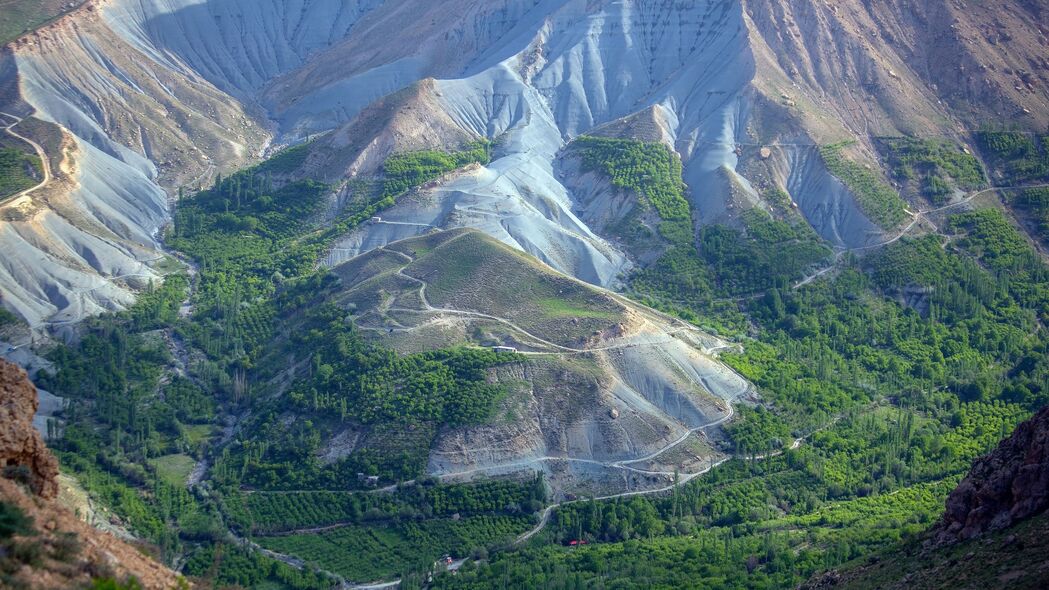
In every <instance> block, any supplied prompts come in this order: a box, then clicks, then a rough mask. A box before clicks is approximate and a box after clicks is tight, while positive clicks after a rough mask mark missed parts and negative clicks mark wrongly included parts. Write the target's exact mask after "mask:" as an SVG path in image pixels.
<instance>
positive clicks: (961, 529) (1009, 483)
mask: <svg viewBox="0 0 1049 590" xmlns="http://www.w3.org/2000/svg"><path fill="white" fill-rule="evenodd" d="M1047 508H1049V408H1043V409H1042V410H1041V411H1040V412H1038V413H1037V414H1035V416H1034V417H1033V418H1031V419H1030V420H1028V421H1026V422H1024V423H1022V424H1020V425H1019V426H1017V427H1016V431H1015V432H1013V434H1012V436H1010V437H1009V438H1007V439H1005V440H1004V441H1002V442H1001V443H1000V444H999V445H998V448H996V449H995V450H994V451H992V452H991V453H990V454H989V455H987V456H985V457H982V458H980V459H978V460H977V461H976V462H975V463H974V464H973V467H972V469H971V470H970V471H969V474H968V475H967V476H966V477H965V479H963V480H962V482H961V483H960V484H958V487H957V488H955V490H954V491H953V492H951V495H950V496H948V497H947V509H946V511H945V512H944V515H943V518H942V519H941V521H940V523H939V524H938V525H937V527H936V529H935V539H936V540H937V541H938V542H940V543H952V542H956V541H962V540H965V539H971V538H973V537H976V536H979V535H981V534H983V533H985V532H988V531H994V530H999V529H1003V528H1006V527H1009V526H1011V525H1013V524H1015V523H1017V522H1019V521H1021V520H1024V519H1026V518H1030V517H1032V516H1035V515H1037V514H1040V513H1042V512H1044V511H1045V510H1046V509H1047Z"/></svg>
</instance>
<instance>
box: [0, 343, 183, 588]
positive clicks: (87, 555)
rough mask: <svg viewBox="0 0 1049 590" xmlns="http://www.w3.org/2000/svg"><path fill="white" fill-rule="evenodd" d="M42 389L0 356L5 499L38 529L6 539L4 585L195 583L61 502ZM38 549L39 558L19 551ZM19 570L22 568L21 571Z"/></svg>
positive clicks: (0, 462)
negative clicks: (45, 436)
mask: <svg viewBox="0 0 1049 590" xmlns="http://www.w3.org/2000/svg"><path fill="white" fill-rule="evenodd" d="M38 403H39V402H38V400H37V393H36V387H34V386H33V384H32V383H31V382H30V381H29V377H28V376H27V375H26V373H25V371H23V370H22V369H21V368H19V367H17V366H15V365H12V364H10V363H8V362H7V361H4V360H2V359H0V467H2V468H3V474H4V477H2V478H0V504H6V505H7V506H2V507H3V508H4V510H5V513H7V512H8V511H9V510H10V506H11V505H14V506H17V507H18V509H19V510H20V511H21V512H22V513H23V514H25V515H26V516H28V517H29V518H31V519H32V524H31V525H30V526H31V528H32V529H33V530H35V532H36V534H28V535H16V536H15V537H13V538H10V539H3V538H0V548H5V547H8V546H9V547H15V546H19V547H20V548H21V549H20V551H16V552H10V554H4V552H0V559H2V560H5V563H4V566H5V568H4V570H5V571H4V572H3V573H2V574H0V576H6V577H0V587H3V588H8V587H12V588H33V589H56V590H57V589H63V590H65V589H70V588H84V587H88V586H89V585H90V584H91V581H92V580H93V579H95V578H113V579H116V580H119V581H125V580H127V579H128V578H132V577H133V578H135V579H136V580H137V581H138V582H139V584H140V585H141V586H142V587H143V588H145V589H148V590H168V589H170V588H178V587H188V584H186V582H185V581H184V580H182V578H181V577H180V576H179V575H178V574H176V573H175V572H173V571H171V570H170V569H168V568H167V567H165V566H163V565H161V564H160V563H158V562H157V561H155V560H154V559H153V558H151V557H150V556H148V555H146V554H145V553H144V552H143V551H142V550H140V549H139V548H136V547H135V546H133V545H131V544H129V543H127V542H125V541H123V540H121V539H118V538H116V537H114V536H112V535H110V534H107V533H104V532H102V531H99V530H97V529H94V528H92V527H91V526H89V525H88V524H86V523H84V522H83V521H81V520H80V519H79V518H77V516H76V515H75V514H73V513H72V512H71V511H70V510H69V509H67V508H65V507H63V506H60V505H59V504H58V502H57V500H56V497H57V495H58V480H57V478H58V462H57V461H56V460H55V458H54V456H53V455H52V454H51V452H50V451H49V450H48V449H47V446H46V445H45V444H44V441H43V440H42V439H41V437H40V434H39V433H37V431H36V430H35V429H34V428H33V414H34V413H35V412H36V408H37V405H38ZM28 554H32V555H34V556H35V557H34V558H33V559H28V558H26V559H21V558H18V557H17V556H18V555H28ZM11 570H14V571H13V573H8V572H11Z"/></svg>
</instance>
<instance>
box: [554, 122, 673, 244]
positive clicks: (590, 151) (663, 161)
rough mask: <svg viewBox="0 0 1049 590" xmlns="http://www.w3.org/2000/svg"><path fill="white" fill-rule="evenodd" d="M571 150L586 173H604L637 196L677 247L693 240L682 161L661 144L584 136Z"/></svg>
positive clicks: (661, 231) (660, 228)
mask: <svg viewBox="0 0 1049 590" xmlns="http://www.w3.org/2000/svg"><path fill="white" fill-rule="evenodd" d="M572 147H573V148H574V149H577V150H579V153H580V154H581V155H582V159H583V169H584V170H596V171H601V172H602V173H603V174H605V175H606V176H608V177H609V178H610V179H611V181H612V185H613V186H616V187H619V188H622V189H626V190H629V191H632V192H633V193H634V194H636V195H638V197H639V199H640V203H641V205H642V206H643V207H651V208H653V209H655V210H656V212H657V213H658V214H659V217H660V219H661V220H662V223H660V225H659V231H660V233H661V234H662V235H663V237H664V238H666V239H667V240H669V241H670V242H671V243H675V244H687V243H689V242H690V241H691V239H692V210H691V208H690V206H689V203H688V200H687V199H686V198H685V183H684V182H682V180H681V159H680V158H678V156H677V154H675V153H674V152H672V151H671V150H670V149H669V148H667V147H666V146H665V145H663V144H661V143H648V142H643V141H636V140H631V139H612V138H605V137H593V136H589V135H584V136H582V137H579V138H578V139H576V140H575V141H574V142H573V144H572Z"/></svg>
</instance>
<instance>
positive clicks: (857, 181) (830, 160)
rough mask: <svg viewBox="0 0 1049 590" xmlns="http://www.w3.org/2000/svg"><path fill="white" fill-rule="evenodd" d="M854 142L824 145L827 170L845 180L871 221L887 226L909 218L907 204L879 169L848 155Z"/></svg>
mask: <svg viewBox="0 0 1049 590" xmlns="http://www.w3.org/2000/svg"><path fill="white" fill-rule="evenodd" d="M851 144H852V142H843V143H836V144H831V145H826V146H823V147H821V148H820V155H821V156H822V157H823V162H824V164H826V166H827V170H829V171H830V173H831V174H833V175H834V176H835V177H837V178H838V180H840V181H841V182H842V183H844V184H845V186H846V188H848V189H849V192H851V193H852V194H853V196H854V197H856V202H857V204H859V206H860V209H862V210H863V212H864V213H865V214H866V215H867V217H869V218H870V220H871V221H873V222H874V223H876V224H878V225H879V226H881V227H882V228H883V229H892V228H894V227H896V226H897V225H899V224H900V223H901V222H902V221H903V220H904V219H906V218H907V211H906V204H905V203H904V202H903V200H902V199H900V195H899V194H897V193H896V191H895V190H893V188H892V187H891V186H889V185H887V184H885V181H884V180H882V177H881V175H880V174H878V172H877V171H875V170H872V169H870V168H868V167H866V166H864V165H862V164H859V163H857V162H854V161H852V160H850V159H849V158H848V157H847V156H846V155H845V148H846V147H848V146H849V145H851Z"/></svg>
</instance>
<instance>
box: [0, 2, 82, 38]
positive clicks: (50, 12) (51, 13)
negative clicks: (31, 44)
mask: <svg viewBox="0 0 1049 590" xmlns="http://www.w3.org/2000/svg"><path fill="white" fill-rule="evenodd" d="M83 1H84V0H0V45H6V44H7V43H9V42H11V41H14V40H15V39H17V38H18V37H19V36H21V35H22V34H23V33H28V32H29V31H31V30H33V29H35V28H37V27H39V26H41V25H43V24H46V23H47V22H48V21H50V20H52V19H54V18H55V17H57V16H59V15H61V14H62V13H64V12H67V11H68V7H69V5H70V4H77V5H79V4H82V3H83Z"/></svg>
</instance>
